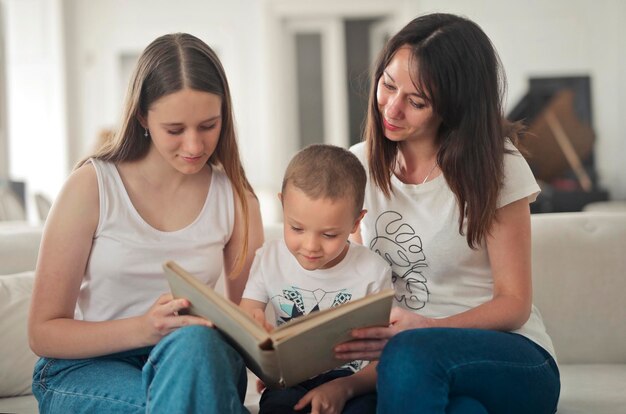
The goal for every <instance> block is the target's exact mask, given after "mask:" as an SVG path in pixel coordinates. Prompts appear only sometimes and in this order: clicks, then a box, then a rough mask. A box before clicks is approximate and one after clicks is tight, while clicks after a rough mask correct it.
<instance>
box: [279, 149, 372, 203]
mask: <svg viewBox="0 0 626 414" xmlns="http://www.w3.org/2000/svg"><path fill="white" fill-rule="evenodd" d="M366 181H367V176H366V173H365V169H364V168H363V165H362V164H361V162H360V161H359V159H358V158H357V157H356V156H355V155H354V154H353V153H351V152H350V151H348V150H347V149H345V148H341V147H337V146H334V145H327V144H313V145H309V146H308V147H306V148H304V149H303V150H301V151H299V152H298V153H297V154H296V155H295V156H294V157H293V158H292V159H291V161H290V162H289V165H288V166H287V170H286V171H285V176H284V178H283V185H282V189H281V192H282V193H283V194H284V193H285V190H286V189H287V185H288V184H289V185H293V186H294V187H296V188H298V189H299V190H300V191H302V192H304V194H306V195H307V197H309V198H312V199H313V200H317V199H320V198H328V199H331V200H337V199H340V198H344V197H351V198H352V199H353V201H354V210H355V215H358V214H359V213H360V212H361V210H362V209H363V198H364V197H365V184H366Z"/></svg>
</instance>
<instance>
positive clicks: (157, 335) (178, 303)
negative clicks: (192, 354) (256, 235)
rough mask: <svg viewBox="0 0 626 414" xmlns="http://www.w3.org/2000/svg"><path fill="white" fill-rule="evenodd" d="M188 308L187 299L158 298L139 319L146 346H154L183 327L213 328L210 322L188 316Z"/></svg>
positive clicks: (168, 296) (165, 296)
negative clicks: (141, 321) (199, 326)
mask: <svg viewBox="0 0 626 414" xmlns="http://www.w3.org/2000/svg"><path fill="white" fill-rule="evenodd" d="M189 306H191V303H190V302H189V301H188V300H187V299H182V298H181V299H174V297H173V296H172V295H171V294H169V293H166V294H163V295H161V296H159V298H158V299H157V300H156V302H155V303H154V304H153V305H152V306H151V307H150V309H149V310H148V312H146V313H145V314H144V315H143V317H142V318H141V319H142V320H143V323H142V325H143V329H144V331H145V336H146V338H147V341H146V342H147V344H149V345H154V344H156V343H157V342H159V340H161V338H163V337H164V336H166V335H168V334H169V333H171V332H173V331H174V330H176V329H178V328H182V327H183V326H190V325H202V326H207V327H213V324H212V323H211V321H208V320H206V319H204V318H201V317H198V316H193V315H189V314H188V313H187V310H188V308H189Z"/></svg>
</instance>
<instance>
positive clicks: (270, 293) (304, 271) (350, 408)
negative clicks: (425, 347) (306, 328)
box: [241, 145, 391, 414]
mask: <svg viewBox="0 0 626 414" xmlns="http://www.w3.org/2000/svg"><path fill="white" fill-rule="evenodd" d="M365 183H366V174H365V170H364V168H363V166H362V165H361V163H360V162H359V160H358V159H357V158H356V156H354V155H353V154H352V153H351V152H349V151H348V150H345V149H343V148H339V147H335V146H331V145H311V146H309V147H307V148H305V149H303V150H302V151H300V152H299V153H297V154H296V155H295V157H294V158H293V159H292V160H291V162H290V163H289V166H288V167H287V171H286V172H285V177H284V178H283V185H282V190H281V193H280V194H279V195H278V197H279V198H280V200H281V202H282V206H283V221H284V240H273V241H269V242H267V243H265V245H264V246H263V247H262V248H260V249H259V250H258V251H257V252H256V257H255V259H254V262H253V264H252V269H251V271H250V277H249V279H248V283H247V285H246V289H245V291H244V293H243V299H242V301H241V307H242V308H243V309H244V310H246V311H247V312H248V313H250V314H251V315H252V316H253V317H254V318H255V319H256V320H257V321H259V322H260V323H263V324H264V326H266V327H268V326H269V325H268V324H267V322H266V321H265V308H266V306H267V305H268V303H269V302H271V304H272V306H273V309H274V314H275V316H276V324H277V325H280V324H282V323H285V322H287V321H289V320H290V319H292V318H295V317H298V316H302V315H306V314H308V313H310V312H314V311H318V310H322V309H326V308H331V307H334V306H337V305H340V304H342V303H345V302H348V301H350V300H352V299H357V298H360V297H363V296H365V295H369V294H371V293H375V292H379V291H381V290H383V289H386V288H391V269H390V267H389V265H388V264H387V262H385V260H383V259H382V258H381V257H380V256H379V255H377V254H376V253H374V252H372V251H370V250H369V249H368V248H367V247H365V246H361V245H359V244H353V243H350V242H349V241H348V237H349V236H350V234H352V233H354V232H355V231H356V230H357V229H358V227H359V223H360V221H361V219H362V218H363V216H364V215H365V212H366V211H365V210H363V209H362V208H363V197H364V192H365ZM361 365H362V361H353V362H351V363H349V364H346V365H344V366H342V367H340V368H337V369H335V370H332V371H329V372H326V373H324V374H321V375H318V376H317V377H314V378H311V379H309V380H307V381H304V382H303V383H300V384H298V385H297V386H294V387H291V388H287V389H284V390H269V389H266V390H265V391H264V392H263V395H262V397H261V402H260V413H261V414H263V413H292V412H293V411H294V410H301V409H303V408H305V407H306V406H307V405H309V404H310V405H311V407H312V409H313V411H315V412H319V411H324V412H325V410H328V409H331V411H332V409H333V408H334V409H335V411H336V412H342V410H343V412H344V413H359V414H363V413H370V412H371V413H375V412H376V394H375V393H374V391H375V389H376V370H375V364H374V363H370V364H369V365H367V366H366V367H365V368H363V369H362V370H360V368H361Z"/></svg>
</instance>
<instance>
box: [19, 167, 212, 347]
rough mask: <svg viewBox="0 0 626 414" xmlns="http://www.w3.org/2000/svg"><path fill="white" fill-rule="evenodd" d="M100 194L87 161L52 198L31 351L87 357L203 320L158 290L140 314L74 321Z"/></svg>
mask: <svg viewBox="0 0 626 414" xmlns="http://www.w3.org/2000/svg"><path fill="white" fill-rule="evenodd" d="M98 217H99V196H98V182H97V178H96V172H95V169H94V167H93V166H92V165H86V166H83V167H81V168H79V169H78V170H77V171H75V172H74V173H73V174H72V175H71V176H70V178H69V179H68V181H67V182H66V184H65V185H64V187H63V189H62V190H61V193H60V194H59V196H58V197H57V200H56V201H55V203H54V206H53V208H52V209H51V211H50V215H49V216H48V219H47V220H46V225H45V229H44V233H43V237H42V241H41V247H40V250H39V257H38V262H37V269H36V272H35V273H36V278H35V285H34V288H33V295H32V300H31V305H30V314H29V320H28V331H29V341H30V346H31V348H32V350H33V351H34V352H35V353H36V354H38V355H41V356H47V357H56V358H87V357H93V356H98V355H105V354H110V353H114V352H119V351H124V350H128V349H132V348H138V347H142V346H146V345H153V344H155V343H156V342H158V340H159V339H160V338H161V337H162V336H164V335H166V334H167V333H169V332H171V331H172V330H173V329H175V328H176V327H179V326H183V325H188V324H203V325H206V324H208V322H207V321H205V320H203V319H200V318H196V317H193V316H177V315H176V312H178V311H179V310H180V309H183V308H185V307H187V306H188V302H187V301H186V300H184V299H179V300H172V298H171V296H170V295H163V296H162V297H161V298H159V300H158V301H157V302H156V303H155V304H154V305H153V306H152V308H151V309H150V311H149V312H148V313H147V314H145V315H142V316H140V317H135V318H128V319H122V320H117V321H106V322H85V321H77V320H74V309H75V306H76V300H77V297H78V293H79V289H80V285H81V281H82V279H83V276H84V274H85V268H86V265H87V260H88V258H89V254H90V251H91V245H92V240H93V236H94V234H95V231H96V227H97V225H98Z"/></svg>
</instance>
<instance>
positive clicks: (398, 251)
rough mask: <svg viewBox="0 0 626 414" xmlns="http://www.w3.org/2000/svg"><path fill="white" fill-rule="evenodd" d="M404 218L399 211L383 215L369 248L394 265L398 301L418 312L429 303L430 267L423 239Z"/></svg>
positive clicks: (392, 268)
mask: <svg viewBox="0 0 626 414" xmlns="http://www.w3.org/2000/svg"><path fill="white" fill-rule="evenodd" d="M402 218H403V217H402V215H401V214H400V213H398V212H396V211H385V212H383V213H381V214H380V215H379V216H378V218H377V219H376V225H375V231H376V234H375V236H374V237H373V238H372V241H371V243H370V246H369V247H370V249H371V250H372V251H374V252H376V253H378V254H379V255H380V256H381V257H382V258H383V259H385V260H386V261H387V263H389V264H390V265H391V270H392V277H391V280H392V282H393V285H394V289H395V291H396V300H397V301H398V302H400V303H401V305H402V306H403V307H405V308H407V309H413V310H416V309H421V308H423V307H424V306H426V302H428V296H429V291H428V286H427V282H428V281H427V279H426V276H424V273H423V272H424V270H425V268H427V267H428V264H427V263H426V256H425V255H424V249H423V248H422V239H421V238H420V237H419V236H418V235H417V233H416V231H415V230H414V229H413V227H411V226H410V225H409V224H407V223H403V222H402Z"/></svg>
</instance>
